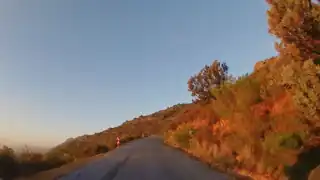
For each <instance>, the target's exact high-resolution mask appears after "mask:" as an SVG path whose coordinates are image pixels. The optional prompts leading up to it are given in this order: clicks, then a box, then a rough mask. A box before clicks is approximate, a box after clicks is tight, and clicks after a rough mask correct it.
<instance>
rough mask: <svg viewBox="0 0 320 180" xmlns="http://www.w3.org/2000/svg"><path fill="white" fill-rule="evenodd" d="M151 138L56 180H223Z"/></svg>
mask: <svg viewBox="0 0 320 180" xmlns="http://www.w3.org/2000/svg"><path fill="white" fill-rule="evenodd" d="M227 179H230V178H229V177H228V176H227V175H225V174H222V173H220V172H217V171H214V170H212V169H210V168H209V167H208V166H206V165H205V164H203V163H201V162H199V161H197V160H195V159H192V158H190V157H189V156H188V155H186V154H184V153H183V152H181V151H179V150H176V149H174V148H171V147H169V146H166V145H165V144H164V143H163V141H162V139H161V138H160V137H156V136H152V137H148V138H144V139H140V140H136V141H133V142H131V143H128V144H125V145H123V146H121V147H119V148H118V149H116V150H113V151H110V152H108V153H107V154H106V155H105V156H104V157H103V158H101V159H99V160H96V161H94V162H91V163H90V164H87V165H86V166H84V167H82V168H80V169H78V170H77V171H74V172H71V173H70V174H67V175H65V176H63V177H60V179H59V180H227Z"/></svg>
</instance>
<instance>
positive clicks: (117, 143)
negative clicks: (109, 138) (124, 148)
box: [117, 136, 120, 147]
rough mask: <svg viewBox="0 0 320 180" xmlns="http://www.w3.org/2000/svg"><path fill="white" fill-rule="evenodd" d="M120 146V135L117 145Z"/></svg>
mask: <svg viewBox="0 0 320 180" xmlns="http://www.w3.org/2000/svg"><path fill="white" fill-rule="evenodd" d="M119 146H120V138H119V136H117V147H119Z"/></svg>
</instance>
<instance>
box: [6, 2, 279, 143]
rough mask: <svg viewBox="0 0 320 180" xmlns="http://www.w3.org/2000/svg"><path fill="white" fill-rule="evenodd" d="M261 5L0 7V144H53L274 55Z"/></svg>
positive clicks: (186, 98)
mask: <svg viewBox="0 0 320 180" xmlns="http://www.w3.org/2000/svg"><path fill="white" fill-rule="evenodd" d="M266 10H267V4H266V3H265V1H264V0H260V1H257V0H243V1H239V0H229V1H213V0H161V1H157V0H135V1H132V0H117V1H115V0H95V1H88V0H69V1H66V0H55V1H49V0H29V1H22V0H1V1H0V39H1V41H0V139H5V140H7V141H12V142H19V143H27V144H34V145H41V146H53V145H56V144H58V143H61V142H63V141H64V140H66V139H67V138H70V137H76V136H79V135H83V134H92V133H95V132H99V131H102V130H104V129H107V128H109V127H112V126H117V125H120V124H121V123H122V122H124V121H126V120H130V119H133V118H134V117H136V116H139V115H141V114H149V113H152V112H155V111H157V110H160V109H164V108H165V107H168V106H171V105H174V104H177V103H185V102H190V101H191V96H190V93H189V92H188V91H187V81H188V78H189V77H190V76H192V75H193V74H195V73H197V72H198V71H200V70H201V68H203V67H204V65H206V64H210V63H211V62H212V61H213V60H215V59H217V60H220V61H225V62H226V63H227V64H228V65H229V67H230V72H231V73H232V74H234V75H241V74H244V73H247V72H251V71H252V70H253V66H254V64H255V63H256V62H257V61H260V60H263V59H265V58H267V57H270V56H273V55H275V54H276V52H275V50H274V45H273V42H274V38H273V37H271V36H270V35H269V34H268V31H267V19H266Z"/></svg>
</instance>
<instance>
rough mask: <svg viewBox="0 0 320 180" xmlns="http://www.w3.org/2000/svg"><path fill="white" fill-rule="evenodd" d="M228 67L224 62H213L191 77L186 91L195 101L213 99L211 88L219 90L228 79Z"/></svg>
mask: <svg viewBox="0 0 320 180" xmlns="http://www.w3.org/2000/svg"><path fill="white" fill-rule="evenodd" d="M228 70H229V67H228V66H227V64H226V63H225V62H223V63H220V62H219V61H218V60H214V61H213V63H212V64H211V65H210V66H208V65H206V66H205V67H204V68H203V69H202V70H201V71H200V72H199V73H198V74H196V75H194V76H192V77H191V78H190V79H189V81H188V90H189V91H190V92H191V95H192V96H193V97H195V99H194V100H195V101H198V100H208V99H211V98H213V96H212V94H211V92H210V91H211V89H212V88H219V87H220V86H221V85H222V84H223V83H224V82H225V81H226V80H227V79H228Z"/></svg>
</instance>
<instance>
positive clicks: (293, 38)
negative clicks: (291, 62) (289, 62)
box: [267, 0, 320, 60]
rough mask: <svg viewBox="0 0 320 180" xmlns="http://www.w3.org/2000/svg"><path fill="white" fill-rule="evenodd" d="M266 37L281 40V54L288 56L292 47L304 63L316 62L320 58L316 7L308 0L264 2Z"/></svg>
mask: <svg viewBox="0 0 320 180" xmlns="http://www.w3.org/2000/svg"><path fill="white" fill-rule="evenodd" d="M267 3H268V4H269V5H270V9H269V10H268V11H267V14H268V24H269V33H271V34H272V35H275V36H276V37H278V38H279V39H280V40H281V43H278V44H277V46H276V47H277V49H278V51H279V52H280V53H290V51H289V50H286V49H287V48H288V49H292V48H293V47H292V46H294V47H295V48H297V49H298V50H299V55H300V56H301V57H302V59H303V60H307V59H310V58H311V59H317V58H319V56H320V54H319V52H320V25H319V23H320V11H319V8H320V7H319V5H318V4H315V3H312V2H311V0H267Z"/></svg>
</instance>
